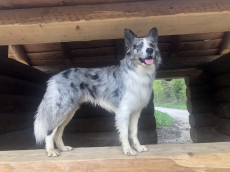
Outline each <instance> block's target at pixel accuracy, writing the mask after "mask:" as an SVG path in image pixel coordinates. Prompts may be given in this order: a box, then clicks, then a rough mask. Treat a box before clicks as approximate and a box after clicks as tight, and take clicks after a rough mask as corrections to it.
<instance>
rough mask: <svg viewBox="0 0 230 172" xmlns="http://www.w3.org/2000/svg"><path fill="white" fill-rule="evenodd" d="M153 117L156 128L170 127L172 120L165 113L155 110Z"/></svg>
mask: <svg viewBox="0 0 230 172" xmlns="http://www.w3.org/2000/svg"><path fill="white" fill-rule="evenodd" d="M155 118H156V124H157V128H161V127H170V126H171V125H172V121H173V120H172V118H171V117H170V116H169V115H168V114H167V113H164V112H160V111H158V110H155Z"/></svg>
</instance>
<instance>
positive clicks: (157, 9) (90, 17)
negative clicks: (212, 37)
mask: <svg viewBox="0 0 230 172" xmlns="http://www.w3.org/2000/svg"><path fill="white" fill-rule="evenodd" d="M220 7H221V8H220ZM0 16H1V18H0V37H1V39H0V45H18V44H30V43H50V42H70V41H89V40H101V39H120V38H123V37H124V28H130V29H132V30H133V31H134V32H135V33H136V34H137V35H138V36H144V35H146V33H148V32H149V30H150V29H151V28H153V27H157V28H158V30H159V35H180V34H193V33H207V32H224V31H230V22H226V21H228V20H229V18H230V3H229V1H228V0H209V1H207V0H193V1H187V0H171V1H168V0H162V1H142V2H130V3H117V4H100V5H79V6H66V7H52V8H48V7H44V8H36V13H35V12H34V9H16V10H2V11H0Z"/></svg>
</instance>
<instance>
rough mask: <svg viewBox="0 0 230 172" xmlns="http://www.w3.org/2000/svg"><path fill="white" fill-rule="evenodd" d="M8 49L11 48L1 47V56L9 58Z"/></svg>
mask: <svg viewBox="0 0 230 172" xmlns="http://www.w3.org/2000/svg"><path fill="white" fill-rule="evenodd" d="M8 48H9V46H8V45H5V46H0V56H1V57H6V58H7V57H8Z"/></svg>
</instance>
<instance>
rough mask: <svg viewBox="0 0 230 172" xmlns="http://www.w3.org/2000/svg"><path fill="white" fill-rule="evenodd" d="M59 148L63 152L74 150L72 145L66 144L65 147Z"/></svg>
mask: <svg viewBox="0 0 230 172" xmlns="http://www.w3.org/2000/svg"><path fill="white" fill-rule="evenodd" d="M59 149H60V150H61V151H62V152H68V151H71V150H73V148H72V147H70V146H64V147H62V148H59Z"/></svg>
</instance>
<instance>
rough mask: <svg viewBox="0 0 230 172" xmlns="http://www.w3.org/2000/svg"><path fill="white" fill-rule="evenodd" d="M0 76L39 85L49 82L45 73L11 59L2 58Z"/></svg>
mask: <svg viewBox="0 0 230 172" xmlns="http://www.w3.org/2000/svg"><path fill="white" fill-rule="evenodd" d="M0 74H1V75H6V76H9V77H13V78H18V79H22V80H26V81H30V82H35V83H38V84H41V83H44V82H46V81H47V76H46V75H45V74H44V73H43V72H41V71H39V70H37V69H34V68H33V67H31V66H27V65H25V64H22V63H19V62H17V61H15V60H13V59H9V58H0Z"/></svg>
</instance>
